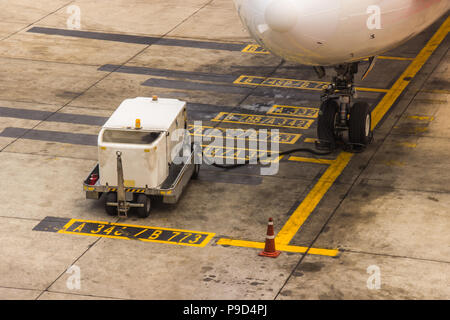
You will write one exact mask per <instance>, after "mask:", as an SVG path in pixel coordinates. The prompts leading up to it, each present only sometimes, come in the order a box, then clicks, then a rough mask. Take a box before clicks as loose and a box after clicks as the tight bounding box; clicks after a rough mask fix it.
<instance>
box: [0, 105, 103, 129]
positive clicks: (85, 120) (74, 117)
mask: <svg viewBox="0 0 450 320" xmlns="http://www.w3.org/2000/svg"><path fill="white" fill-rule="evenodd" d="M0 117H8V118H17V119H27V120H39V121H43V120H45V121H51V122H67V123H74V124H86V125H92V126H102V125H103V124H104V123H105V122H106V120H108V118H107V117H98V116H89V115H82V114H71V113H59V112H58V113H54V112H50V111H42V110H30V109H21V108H8V107H0Z"/></svg>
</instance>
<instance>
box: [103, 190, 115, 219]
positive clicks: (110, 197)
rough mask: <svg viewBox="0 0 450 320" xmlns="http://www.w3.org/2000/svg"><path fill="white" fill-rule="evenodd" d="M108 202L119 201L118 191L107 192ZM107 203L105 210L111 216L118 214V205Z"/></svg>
mask: <svg viewBox="0 0 450 320" xmlns="http://www.w3.org/2000/svg"><path fill="white" fill-rule="evenodd" d="M108 202H117V193H115V192H108V193H107V194H106V203H108ZM106 203H105V211H106V213H107V214H108V215H110V216H117V207H112V206H108V205H107V204H106Z"/></svg>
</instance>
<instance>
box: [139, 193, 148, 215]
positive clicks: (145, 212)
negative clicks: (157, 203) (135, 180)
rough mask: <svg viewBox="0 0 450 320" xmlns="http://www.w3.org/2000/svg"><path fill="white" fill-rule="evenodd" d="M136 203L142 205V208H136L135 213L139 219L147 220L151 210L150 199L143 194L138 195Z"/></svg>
mask: <svg viewBox="0 0 450 320" xmlns="http://www.w3.org/2000/svg"><path fill="white" fill-rule="evenodd" d="M136 202H137V203H138V204H143V205H144V206H143V207H137V208H136V213H137V215H138V216H139V218H147V217H148V216H149V215H150V209H151V201H150V197H149V196H147V195H145V194H140V195H138V197H137V200H136Z"/></svg>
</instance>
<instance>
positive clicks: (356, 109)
mask: <svg viewBox="0 0 450 320" xmlns="http://www.w3.org/2000/svg"><path fill="white" fill-rule="evenodd" d="M371 126H372V115H371V112H370V106H369V104H368V103H367V102H356V103H355V104H354V105H353V107H352V108H351V109H350V119H349V120H348V130H349V131H348V135H349V141H350V143H353V144H357V145H360V147H364V146H366V145H368V144H369V143H370V141H371V140H372V129H371Z"/></svg>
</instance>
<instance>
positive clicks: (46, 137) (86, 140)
mask: <svg viewBox="0 0 450 320" xmlns="http://www.w3.org/2000/svg"><path fill="white" fill-rule="evenodd" d="M0 137H6V138H20V139H29V140H39V141H50V142H61V143H70V144H78V145H85V146H97V135H95V134H84V133H70V132H60V131H47V130H35V129H30V130H29V129H23V128H14V127H7V128H5V129H4V130H3V132H1V133H0Z"/></svg>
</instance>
